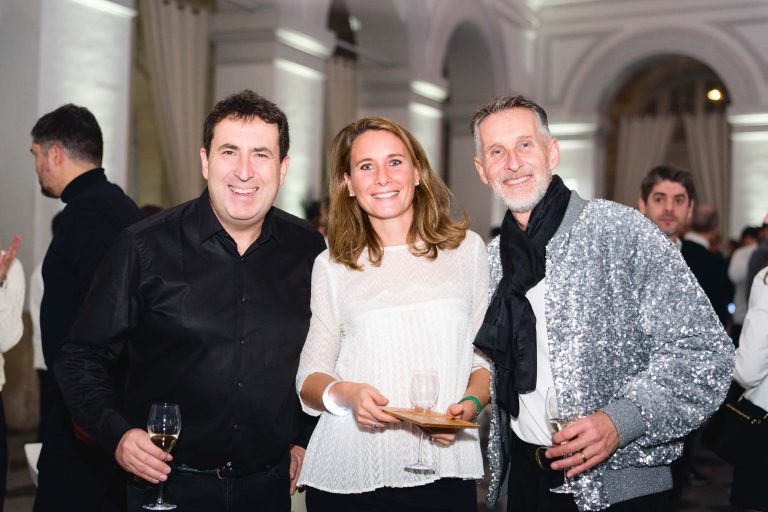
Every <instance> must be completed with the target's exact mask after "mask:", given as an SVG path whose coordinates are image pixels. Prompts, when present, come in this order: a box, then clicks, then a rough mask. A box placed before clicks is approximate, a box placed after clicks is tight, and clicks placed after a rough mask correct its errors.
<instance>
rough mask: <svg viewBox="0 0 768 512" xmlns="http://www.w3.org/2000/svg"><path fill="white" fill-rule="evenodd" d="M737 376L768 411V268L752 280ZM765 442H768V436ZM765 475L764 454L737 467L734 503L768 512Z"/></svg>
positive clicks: (747, 392)
mask: <svg viewBox="0 0 768 512" xmlns="http://www.w3.org/2000/svg"><path fill="white" fill-rule="evenodd" d="M733 378H734V379H735V380H736V382H738V383H739V384H740V385H741V386H742V387H743V388H744V389H745V392H744V398H747V399H749V400H750V401H751V402H752V403H753V404H755V405H757V406H758V407H761V408H762V409H764V410H766V411H768V267H766V268H764V269H762V270H761V271H760V272H758V273H757V275H756V276H755V279H754V280H753V281H752V289H751V291H750V294H749V307H748V308H747V316H746V317H745V318H744V328H743V329H742V331H741V338H740V340H739V348H738V349H737V350H736V369H735V370H734V372H733ZM763 442H765V443H768V439H764V440H763ZM745 449H749V447H747V446H745ZM761 451H765V450H764V449H763V450H761ZM765 475H766V473H765V461H764V460H760V457H755V461H754V464H752V465H751V466H736V467H735V468H734V469H733V485H732V486H731V503H732V504H733V505H736V506H737V507H742V508H743V509H744V510H746V511H748V512H751V511H753V510H754V511H756V510H763V511H768V487H766V485H765V483H766V482H765V480H766V479H765Z"/></svg>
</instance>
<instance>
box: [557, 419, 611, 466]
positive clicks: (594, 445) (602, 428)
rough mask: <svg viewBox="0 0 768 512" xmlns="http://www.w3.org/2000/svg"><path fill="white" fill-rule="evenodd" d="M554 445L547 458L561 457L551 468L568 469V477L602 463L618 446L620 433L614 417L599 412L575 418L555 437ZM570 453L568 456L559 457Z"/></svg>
mask: <svg viewBox="0 0 768 512" xmlns="http://www.w3.org/2000/svg"><path fill="white" fill-rule="evenodd" d="M552 444H553V447H552V448H550V449H549V450H547V452H546V456H547V458H548V459H559V460H557V461H555V462H553V463H552V469H566V468H571V469H570V470H569V471H568V476H569V477H572V476H576V475H578V474H579V473H583V472H584V471H586V470H588V469H590V468H592V467H594V466H596V465H598V464H600V463H601V462H603V461H604V460H605V459H607V458H608V457H610V456H611V454H613V452H615V451H616V449H617V448H618V447H619V433H618V431H617V430H616V426H615V425H614V424H613V421H611V418H610V417H609V416H608V415H607V414H606V413H604V412H602V411H598V412H596V413H594V414H590V415H589V416H587V417H585V418H580V419H578V420H576V421H575V422H574V423H573V424H572V425H569V426H568V427H566V428H564V429H563V430H561V431H560V432H558V433H556V434H555V435H553V436H552ZM566 455H570V457H568V458H567V459H560V457H565V456H566Z"/></svg>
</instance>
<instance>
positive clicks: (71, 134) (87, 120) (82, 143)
mask: <svg viewBox="0 0 768 512" xmlns="http://www.w3.org/2000/svg"><path fill="white" fill-rule="evenodd" d="M31 133H32V142H34V143H35V144H40V146H42V147H43V150H44V151H47V150H48V148H50V146H51V145H52V144H58V145H59V146H61V147H62V148H63V149H64V151H66V153H67V156H68V157H69V158H70V159H72V160H79V161H82V162H88V163H91V164H95V165H97V166H100V165H101V159H102V156H103V155H104V141H103V139H102V137H101V128H99V123H98V122H97V121H96V118H95V117H94V116H93V114H92V113H91V111H90V110H88V109H87V108H85V107H80V106H77V105H73V104H72V103H67V104H66V105H62V106H61V107H59V108H57V109H56V110H54V111H53V112H48V113H47V114H45V115H44V116H43V117H41V118H40V119H38V120H37V122H36V123H35V126H34V127H33V128H32V132H31Z"/></svg>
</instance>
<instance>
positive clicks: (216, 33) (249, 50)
mask: <svg viewBox="0 0 768 512" xmlns="http://www.w3.org/2000/svg"><path fill="white" fill-rule="evenodd" d="M211 37H212V39H213V41H214V43H215V44H216V51H215V55H216V63H215V65H216V76H215V79H214V96H215V101H218V100H220V99H222V98H224V97H226V96H227V95H229V94H232V93H234V92H238V91H240V90H242V89H246V88H248V89H253V90H254V91H256V92H257V93H259V94H261V95H262V96H264V97H265V98H267V99H269V100H270V101H273V102H274V103H276V104H277V105H278V106H279V107H280V108H281V109H282V110H283V111H284V112H285V114H286V116H287V117H288V126H289V129H290V137H291V147H290V150H289V155H290V157H291V163H290V166H289V169H288V175H287V177H286V179H285V183H284V184H283V186H282V188H281V190H280V194H279V195H278V198H277V201H276V206H278V207H280V208H282V209H284V210H286V211H288V212H290V213H292V214H294V215H298V216H300V217H303V216H304V210H303V206H302V203H303V202H304V201H305V200H306V199H308V198H317V197H321V196H323V195H324V194H325V191H324V190H321V179H322V169H321V166H322V162H323V159H322V155H323V152H324V151H326V148H323V147H322V144H323V116H324V106H323V103H324V102H323V93H324V89H325V61H326V59H327V58H328V56H329V55H330V53H331V51H332V48H333V37H334V36H333V35H332V34H331V33H330V32H328V31H325V30H324V29H317V28H315V29H312V30H309V29H296V28H290V27H282V26H280V25H279V23H278V22H277V21H275V18H274V17H273V16H269V15H264V13H262V12H258V13H256V12H254V13H250V14H249V13H244V12H242V11H238V10H236V9H232V8H230V9H226V8H223V9H221V10H220V11H219V13H217V14H216V15H215V16H214V17H213V22H212V27H211Z"/></svg>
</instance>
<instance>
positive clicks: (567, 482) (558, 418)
mask: <svg viewBox="0 0 768 512" xmlns="http://www.w3.org/2000/svg"><path fill="white" fill-rule="evenodd" d="M546 412H547V420H548V421H549V425H550V428H551V429H552V432H560V431H561V430H563V429H564V428H565V427H567V426H568V425H570V424H571V423H573V420H570V419H568V418H565V417H564V416H563V415H562V414H561V413H560V408H559V406H558V405H557V391H556V390H555V388H554V387H550V388H548V389H547V398H546ZM563 444H565V443H563ZM565 457H570V454H569V455H566V456H565ZM565 457H564V458H565ZM563 477H564V482H563V484H562V485H560V486H558V487H553V488H552V489H550V491H552V492H556V493H558V494H578V493H579V490H578V489H577V488H576V487H575V486H574V485H573V480H571V479H570V478H568V468H565V469H564V470H563Z"/></svg>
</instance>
